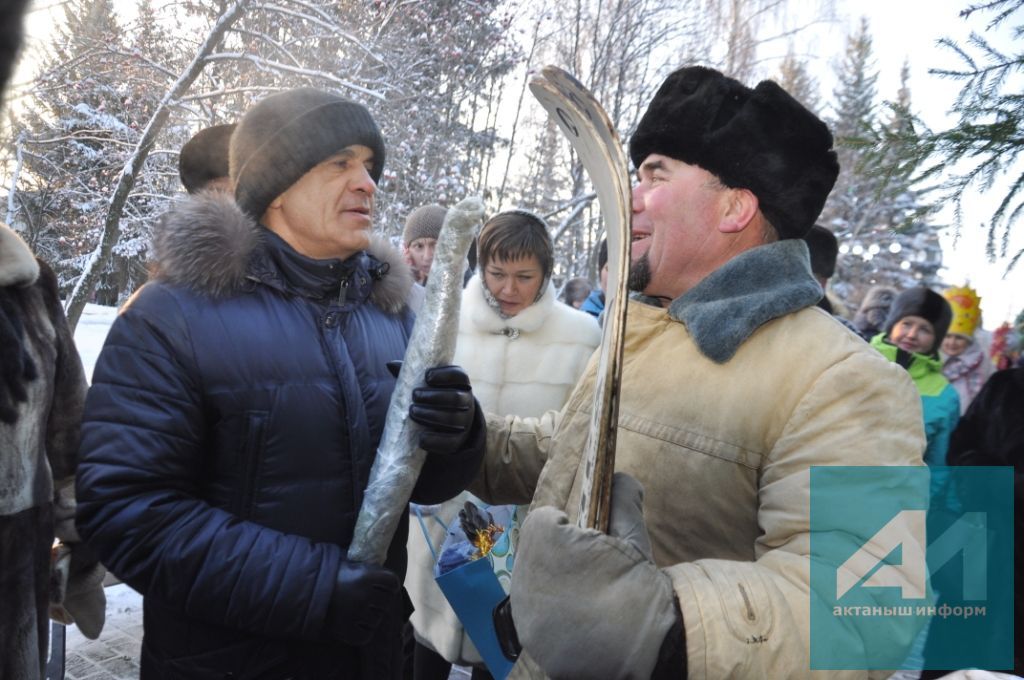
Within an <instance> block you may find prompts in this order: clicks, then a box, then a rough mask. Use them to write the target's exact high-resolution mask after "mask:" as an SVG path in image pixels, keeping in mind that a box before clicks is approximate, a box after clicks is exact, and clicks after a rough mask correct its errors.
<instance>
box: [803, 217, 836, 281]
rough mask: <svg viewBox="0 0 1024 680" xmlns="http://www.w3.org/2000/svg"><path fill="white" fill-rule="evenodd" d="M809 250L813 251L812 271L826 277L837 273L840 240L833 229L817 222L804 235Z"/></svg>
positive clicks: (828, 277)
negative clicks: (830, 229)
mask: <svg viewBox="0 0 1024 680" xmlns="http://www.w3.org/2000/svg"><path fill="white" fill-rule="evenodd" d="M804 240H805V241H807V250H809V251H811V272H812V273H813V274H814V275H815V276H821V277H823V278H826V279H830V278H832V275H833V274H835V273H836V258H837V257H839V241H838V240H836V235H835V234H833V233H832V232H831V231H829V230H828V229H826V228H825V227H823V226H821V225H820V224H815V225H814V226H813V227H811V230H810V231H809V232H807V236H804Z"/></svg>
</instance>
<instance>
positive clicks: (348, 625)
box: [327, 561, 402, 645]
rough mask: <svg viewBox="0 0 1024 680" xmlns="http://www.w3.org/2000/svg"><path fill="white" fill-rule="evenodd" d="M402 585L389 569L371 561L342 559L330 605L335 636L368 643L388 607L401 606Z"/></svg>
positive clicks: (329, 613) (328, 615) (354, 643)
mask: <svg viewBox="0 0 1024 680" xmlns="http://www.w3.org/2000/svg"><path fill="white" fill-rule="evenodd" d="M401 587H402V584H401V583H400V582H399V581H398V576H396V575H395V573H394V572H392V571H391V570H389V569H385V568H384V567H381V566H378V565H376V564H370V563H368V562H349V561H344V562H342V563H341V568H340V569H338V576H337V580H336V581H335V584H334V591H333V592H332V593H331V604H330V605H329V606H328V608H327V625H328V628H329V629H330V630H331V631H332V632H333V636H334V637H336V638H337V639H339V640H341V641H342V642H345V643H347V644H350V645H365V644H366V643H368V642H369V641H370V638H372V637H373V633H374V631H376V630H377V627H378V626H379V625H380V623H381V621H383V620H384V617H385V616H386V615H387V613H388V611H389V610H390V609H392V608H394V607H397V606H398V591H399V590H400V589H401Z"/></svg>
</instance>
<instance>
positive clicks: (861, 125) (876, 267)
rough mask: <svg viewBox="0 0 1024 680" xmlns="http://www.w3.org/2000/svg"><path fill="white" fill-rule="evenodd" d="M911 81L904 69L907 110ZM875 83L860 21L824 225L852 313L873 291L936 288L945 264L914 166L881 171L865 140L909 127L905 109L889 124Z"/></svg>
mask: <svg viewBox="0 0 1024 680" xmlns="http://www.w3.org/2000/svg"><path fill="white" fill-rule="evenodd" d="M908 74H909V69H907V68H906V67H904V70H903V83H902V87H901V90H900V93H899V94H898V97H899V98H900V99H902V100H903V101H904V102H905V103H904V107H905V109H903V110H909V108H910V90H909V84H908V82H907V80H908ZM877 79H878V73H877V71H876V70H875V67H874V62H873V56H872V44H871V35H870V31H869V27H868V24H867V21H866V20H862V21H861V24H860V26H859V28H858V30H857V31H856V32H855V33H854V34H853V35H851V36H850V37H849V38H848V40H847V45H846V51H845V57H844V59H843V61H842V63H841V64H840V65H839V66H838V69H837V80H838V83H839V84H838V86H837V88H836V90H835V92H834V96H835V105H834V106H835V118H834V119H833V120H832V121H831V123H832V129H833V134H834V135H835V138H836V152H837V155H838V157H839V165H840V174H839V178H838V179H837V181H836V185H835V188H834V189H833V190H832V193H831V195H830V196H829V199H828V201H827V203H826V204H825V209H824V210H823V211H822V214H821V217H820V218H819V223H821V224H822V225H823V226H825V227H827V228H829V229H831V230H832V231H833V232H834V233H835V234H836V237H837V239H838V240H839V243H840V255H839V259H838V262H837V265H836V274H835V276H834V277H833V279H832V282H831V285H832V288H833V290H834V292H835V293H836V294H837V295H838V296H839V298H840V299H841V300H842V301H843V302H844V303H846V305H847V306H848V307H849V308H850V309H851V310H852V309H855V308H856V306H857V305H858V304H859V302H860V300H861V298H862V297H863V295H864V293H865V292H867V289H868V288H870V287H871V286H872V285H875V284H885V285H891V286H894V287H896V288H897V289H900V290H902V289H905V288H909V287H912V286H914V285H935V284H936V283H937V281H936V278H935V277H936V275H937V272H938V269H939V267H940V266H941V264H942V253H941V249H940V248H939V245H938V236H937V234H936V232H935V229H934V227H932V226H931V225H930V224H929V223H928V216H929V214H930V213H931V212H933V209H932V206H930V205H928V204H927V203H925V202H924V198H923V196H922V195H921V194H920V193H919V192H915V191H913V190H912V189H911V182H910V179H909V177H910V175H911V174H912V167H910V166H909V165H907V164H906V163H903V164H900V163H899V162H895V160H896V159H892V160H893V162H889V163H887V165H889V166H890V167H893V168H894V170H893V171H892V172H888V173H886V172H879V164H878V162H877V159H876V158H874V157H873V156H872V149H871V147H870V145H869V144H868V142H867V141H866V140H869V139H871V138H872V137H874V136H875V135H877V134H878V130H879V129H886V130H895V129H901V128H903V127H905V126H906V125H908V124H910V121H908V120H907V118H906V117H905V116H904V115H902V114H900V113H899V111H900V110H901V109H899V108H894V109H893V111H894V114H893V115H892V116H890V117H889V118H888V119H883V118H882V116H881V114H880V113H879V107H878V106H877V104H876V99H877V85H876V83H877ZM892 153H895V151H893V152H892ZM897 168H898V169H897Z"/></svg>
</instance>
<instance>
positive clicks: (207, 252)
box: [152, 191, 412, 314]
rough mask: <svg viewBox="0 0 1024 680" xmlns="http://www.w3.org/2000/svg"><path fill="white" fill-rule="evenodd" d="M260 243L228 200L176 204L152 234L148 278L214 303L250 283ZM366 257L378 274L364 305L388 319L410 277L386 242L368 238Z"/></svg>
mask: <svg viewBox="0 0 1024 680" xmlns="http://www.w3.org/2000/svg"><path fill="white" fill-rule="evenodd" d="M261 241H262V239H261V237H260V231H259V228H258V225H257V223H256V221H255V220H253V219H252V218H251V217H249V216H248V215H246V214H245V213H243V212H242V210H241V209H240V208H239V207H238V205H237V204H236V203H235V201H234V199H233V198H232V197H231V196H230V195H229V194H224V193H222V192H217V191H210V192H204V193H200V194H197V195H195V196H188V197H185V198H182V199H180V200H179V201H177V202H176V203H175V204H174V205H173V207H172V208H171V210H170V211H169V212H168V213H167V214H165V215H164V216H163V218H162V219H161V220H160V223H159V224H158V225H157V228H156V229H155V230H154V234H153V248H152V259H153V265H154V273H153V278H154V279H156V280H158V281H165V282H168V283H173V284H175V285H179V286H183V287H185V288H190V289H193V290H197V291H200V292H202V293H205V294H207V295H209V296H211V297H215V298H219V297H225V296H228V295H231V294H233V293H235V292H237V291H239V290H241V289H242V288H243V287H244V286H245V283H246V280H247V279H251V278H252V275H251V271H250V260H251V258H252V256H253V252H254V251H255V250H256V248H257V247H258V246H259V245H260V243H261ZM367 253H368V254H369V255H370V256H371V257H372V258H374V259H376V260H378V261H379V262H381V263H383V264H385V265H387V266H386V267H383V268H380V271H381V273H382V276H381V277H380V278H379V279H378V280H377V281H376V283H375V284H374V287H373V292H372V293H371V294H370V300H371V301H372V302H373V303H374V304H376V305H377V306H378V307H380V308H381V309H383V310H384V311H386V312H388V313H389V314H397V313H399V312H401V311H402V309H403V308H404V307H405V306H406V304H407V299H408V296H409V289H410V288H411V287H412V272H411V271H410V270H409V266H408V265H406V264H405V262H404V261H403V260H402V254H401V253H400V252H399V251H398V249H396V248H394V247H393V246H391V244H389V243H388V242H387V240H386V239H384V238H383V237H380V236H373V237H371V239H370V247H369V249H368V250H367Z"/></svg>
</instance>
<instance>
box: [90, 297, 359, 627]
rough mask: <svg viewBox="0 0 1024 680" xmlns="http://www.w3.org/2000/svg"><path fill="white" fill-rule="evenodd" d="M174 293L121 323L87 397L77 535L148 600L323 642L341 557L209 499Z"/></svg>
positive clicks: (194, 387) (197, 392)
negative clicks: (205, 493)
mask: <svg viewBox="0 0 1024 680" xmlns="http://www.w3.org/2000/svg"><path fill="white" fill-rule="evenodd" d="M199 381H200V376H199V374H198V371H197V369H196V364H195V361H194V353H193V348H192V347H191V344H190V338H189V333H188V323H187V321H186V319H185V316H184V314H183V313H182V311H181V309H180V307H179V305H178V304H177V301H176V299H175V297H174V295H173V294H172V292H171V291H169V290H168V289H166V288H164V287H162V286H159V285H157V286H153V285H150V286H146V287H145V288H144V289H143V290H142V291H140V293H139V294H138V295H137V296H136V298H135V299H134V300H133V302H132V303H131V304H130V306H129V307H127V308H126V310H125V311H124V312H123V313H122V314H121V315H120V316H119V317H118V319H117V321H116V322H115V323H114V325H113V327H112V328H111V331H110V334H109V336H108V338H107V341H106V344H105V345H104V348H103V351H102V353H101V354H100V357H99V361H98V363H97V365H96V370H95V374H94V379H93V385H92V387H91V389H90V391H89V395H88V398H87V402H86V409H85V417H84V424H83V428H82V443H81V448H80V451H79V457H80V465H79V470H78V479H77V493H78V516H77V519H78V522H79V525H80V527H81V532H82V534H83V535H84V537H85V538H86V540H87V541H88V542H89V543H90V544H91V545H92V547H93V548H94V549H95V550H96V551H97V552H98V553H99V555H100V559H101V561H102V562H103V563H104V564H105V566H106V567H107V568H108V569H109V570H110V571H111V572H113V573H114V574H116V575H117V576H118V577H120V578H121V579H122V580H123V581H125V582H126V583H128V584H129V585H130V586H131V587H133V588H135V589H136V590H138V591H139V592H141V593H142V594H143V595H144V596H145V597H146V598H154V599H155V600H157V601H159V602H160V603H161V604H162V605H163V606H166V607H172V608H177V609H179V610H181V611H182V612H183V613H185V614H187V615H188V616H190V617H195V618H198V619H201V620H204V621H207V622H210V623H214V624H219V625H224V626H230V627H232V628H236V629H239V630H246V631H250V632H253V633H257V634H263V635H273V636H277V637H293V638H301V639H323V638H324V637H325V636H327V634H328V631H325V630H324V626H325V620H326V613H327V606H328V603H329V601H330V594H331V591H332V590H333V588H334V583H335V575H336V574H337V571H338V567H339V564H340V562H341V558H342V551H341V548H340V547H339V546H335V545H329V544H318V543H313V542H312V541H310V540H308V539H305V538H302V537H299V536H294V535H288V534H283V533H281V532H278V531H274V530H271V529H268V528H266V527H263V526H260V525H257V524H254V523H252V522H246V521H242V520H240V519H239V518H237V517H235V516H233V515H231V514H230V513H228V512H225V511H223V510H220V509H217V508H214V507H212V506H211V505H209V504H208V503H206V502H204V501H203V499H202V494H201V480H202V471H203V467H204V437H205V434H206V432H205V423H204V415H205V414H204V411H203V395H202V385H201V384H200V382H199Z"/></svg>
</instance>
